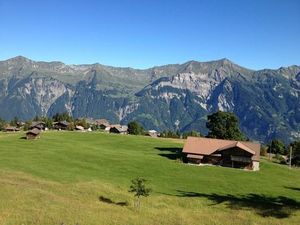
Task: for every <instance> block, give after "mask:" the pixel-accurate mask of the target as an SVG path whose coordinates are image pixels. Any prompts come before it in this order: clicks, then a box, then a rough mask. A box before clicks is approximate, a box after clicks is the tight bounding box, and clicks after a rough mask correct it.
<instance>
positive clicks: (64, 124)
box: [53, 121, 70, 130]
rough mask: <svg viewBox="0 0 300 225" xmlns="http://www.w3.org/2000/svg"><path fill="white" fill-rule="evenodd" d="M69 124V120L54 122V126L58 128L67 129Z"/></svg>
mask: <svg viewBox="0 0 300 225" xmlns="http://www.w3.org/2000/svg"><path fill="white" fill-rule="evenodd" d="M69 124H70V123H69V122H67V121H59V122H55V123H53V128H54V129H56V130H67V128H68V126H69Z"/></svg>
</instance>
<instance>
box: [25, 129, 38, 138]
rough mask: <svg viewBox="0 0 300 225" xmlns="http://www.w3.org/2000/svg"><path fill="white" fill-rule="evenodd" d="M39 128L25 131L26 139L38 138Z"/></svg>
mask: <svg viewBox="0 0 300 225" xmlns="http://www.w3.org/2000/svg"><path fill="white" fill-rule="evenodd" d="M40 133H41V130H40V129H37V128H33V129H32V130H29V131H28V132H27V133H26V139H28V140H33V139H38V138H40Z"/></svg>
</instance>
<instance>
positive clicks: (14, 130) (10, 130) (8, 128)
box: [5, 126, 20, 132]
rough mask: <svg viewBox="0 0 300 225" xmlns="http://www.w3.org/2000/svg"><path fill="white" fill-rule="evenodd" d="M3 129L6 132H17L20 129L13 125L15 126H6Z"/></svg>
mask: <svg viewBox="0 0 300 225" xmlns="http://www.w3.org/2000/svg"><path fill="white" fill-rule="evenodd" d="M5 131H6V132H18V131H20V128H18V127H15V126H8V127H6V128H5Z"/></svg>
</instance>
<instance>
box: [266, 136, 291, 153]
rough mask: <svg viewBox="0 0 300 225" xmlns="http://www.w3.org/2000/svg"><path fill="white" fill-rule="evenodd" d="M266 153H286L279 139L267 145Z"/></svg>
mask: <svg viewBox="0 0 300 225" xmlns="http://www.w3.org/2000/svg"><path fill="white" fill-rule="evenodd" d="M268 152H269V153H273V154H280V155H285V154H286V153H287V152H286V148H285V145H284V143H283V142H282V141H281V140H279V139H274V140H272V141H271V142H270V143H269V144H268Z"/></svg>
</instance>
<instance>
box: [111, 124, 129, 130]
mask: <svg viewBox="0 0 300 225" xmlns="http://www.w3.org/2000/svg"><path fill="white" fill-rule="evenodd" d="M112 128H115V129H117V130H118V131H119V132H127V130H128V126H126V125H120V124H115V125H111V127H110V129H112Z"/></svg>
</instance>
